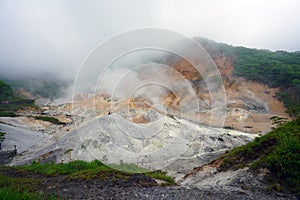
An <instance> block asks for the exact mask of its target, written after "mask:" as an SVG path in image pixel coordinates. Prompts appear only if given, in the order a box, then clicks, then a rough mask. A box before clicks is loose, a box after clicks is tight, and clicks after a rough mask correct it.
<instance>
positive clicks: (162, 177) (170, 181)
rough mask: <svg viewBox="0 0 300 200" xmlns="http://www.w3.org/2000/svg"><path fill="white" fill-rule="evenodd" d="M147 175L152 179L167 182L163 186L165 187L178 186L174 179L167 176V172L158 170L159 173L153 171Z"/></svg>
mask: <svg viewBox="0 0 300 200" xmlns="http://www.w3.org/2000/svg"><path fill="white" fill-rule="evenodd" d="M145 174H146V175H148V176H150V177H152V178H154V179H158V180H162V181H165V182H166V183H165V184H163V185H165V186H168V185H176V182H175V180H174V179H173V178H172V177H170V176H167V174H166V172H163V171H160V170H158V171H153V172H147V173H145Z"/></svg>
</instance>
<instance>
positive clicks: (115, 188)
mask: <svg viewBox="0 0 300 200" xmlns="http://www.w3.org/2000/svg"><path fill="white" fill-rule="evenodd" d="M0 173H2V174H5V175H7V176H10V177H14V178H31V179H34V180H38V181H39V184H38V186H37V188H35V189H36V191H38V192H39V193H43V194H45V195H46V196H49V195H51V194H52V195H55V196H59V197H60V198H62V199H78V200H79V199H128V200H129V199H130V200H132V199H139V200H141V199H153V200H154V199H155V200H156V199H162V200H167V199H172V200H173V199H175V200H176V199H189V200H193V199H197V200H198V199H204V200H205V199H209V200H213V199H255V200H256V199H260V200H264V199H265V200H274V199H275V200H276V199H278V200H279V199H297V198H296V197H294V196H292V195H289V194H281V193H280V194H277V193H275V192H273V191H272V192H266V191H265V190H259V189H255V190H251V189H249V188H246V187H241V186H229V187H227V186H226V187H225V186H221V187H220V186H218V187H211V188H188V187H180V186H168V187H166V186H158V185H157V183H156V182H155V180H154V179H152V178H150V177H148V176H145V175H143V174H136V175H133V176H129V177H127V178H119V179H116V174H115V173H113V172H112V173H105V175H103V174H99V176H98V177H97V178H93V179H91V180H84V179H71V178H70V177H69V176H67V175H58V176H45V175H40V174H36V173H28V172H19V171H16V170H13V169H5V170H1V171H0Z"/></svg>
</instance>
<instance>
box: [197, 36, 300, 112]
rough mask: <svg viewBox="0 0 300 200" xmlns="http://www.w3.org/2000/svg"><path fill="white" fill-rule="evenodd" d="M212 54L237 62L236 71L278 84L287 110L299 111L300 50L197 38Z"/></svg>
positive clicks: (280, 95) (244, 75) (255, 79)
mask: <svg viewBox="0 0 300 200" xmlns="http://www.w3.org/2000/svg"><path fill="white" fill-rule="evenodd" d="M196 39H197V41H199V42H200V43H201V44H202V45H203V46H204V48H205V49H206V50H207V51H208V53H209V54H210V55H211V56H212V57H213V56H214V54H215V53H216V52H221V53H222V54H224V55H225V56H226V57H230V58H231V59H232V60H233V62H234V70H233V74H234V75H235V76H241V77H244V78H246V79H249V80H254V81H258V82H261V83H264V84H267V85H268V86H270V87H279V88H280V92H279V93H278V98H280V99H281V100H282V101H283V102H284V104H285V106H286V107H287V108H288V109H294V110H295V109H297V110H298V112H299V110H300V52H299V51H297V52H286V51H275V52H273V51H270V50H258V49H250V48H246V47H233V46H230V45H227V44H222V43H216V42H214V41H211V40H207V39H204V38H196Z"/></svg>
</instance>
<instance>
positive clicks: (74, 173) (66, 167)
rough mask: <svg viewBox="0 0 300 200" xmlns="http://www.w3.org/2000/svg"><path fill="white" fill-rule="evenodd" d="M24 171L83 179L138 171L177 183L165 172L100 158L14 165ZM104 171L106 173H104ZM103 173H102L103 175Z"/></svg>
mask: <svg viewBox="0 0 300 200" xmlns="http://www.w3.org/2000/svg"><path fill="white" fill-rule="evenodd" d="M13 168H15V169H17V170H19V171H22V172H26V171H29V172H35V173H39V174H44V175H48V176H51V175H70V178H72V179H76V178H83V179H88V180H89V179H92V178H95V177H99V176H103V178H105V173H108V172H113V173H114V174H115V176H118V175H120V177H119V178H122V177H127V176H130V175H132V174H136V173H143V174H145V175H147V176H150V177H152V178H154V179H159V180H163V181H166V182H167V183H169V184H172V185H175V184H176V183H175V181H174V179H173V178H171V177H170V176H167V175H166V173H165V172H162V171H154V172H151V171H149V170H147V169H145V168H141V167H138V166H136V165H134V164H126V163H122V164H118V165H117V164H111V165H105V164H103V163H102V162H100V161H98V160H94V161H92V162H85V161H81V160H76V161H72V162H69V163H59V164H54V163H48V164H40V163H37V162H33V163H32V164H31V165H22V166H15V167H13ZM102 172H104V173H102ZM101 174H102V175H101Z"/></svg>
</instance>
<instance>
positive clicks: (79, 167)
mask: <svg viewBox="0 0 300 200" xmlns="http://www.w3.org/2000/svg"><path fill="white" fill-rule="evenodd" d="M14 168H16V169H19V170H21V171H30V172H35V173H39V174H44V175H65V174H73V173H78V172H82V171H99V170H100V171H102V170H108V169H110V167H108V166H106V165H104V164H103V163H102V162H100V161H98V160H94V161H92V162H85V161H81V160H76V161H72V162H69V163H59V164H54V163H47V164H40V163H37V162H33V163H32V164H31V165H22V166H16V167H14Z"/></svg>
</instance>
